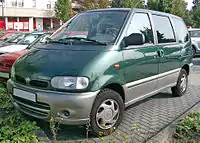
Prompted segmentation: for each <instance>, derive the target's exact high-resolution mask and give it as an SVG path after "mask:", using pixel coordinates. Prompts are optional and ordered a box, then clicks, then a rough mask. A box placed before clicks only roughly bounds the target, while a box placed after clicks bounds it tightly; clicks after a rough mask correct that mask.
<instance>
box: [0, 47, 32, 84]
mask: <svg viewBox="0 0 200 143" xmlns="http://www.w3.org/2000/svg"><path fill="white" fill-rule="evenodd" d="M27 51H28V49H25V50H22V51H18V52H13V53H6V54H3V55H1V56H0V81H2V82H7V80H8V79H9V76H10V72H11V68H12V64H13V63H14V62H15V61H16V60H17V59H18V58H19V57H20V56H21V55H23V54H25V53H26V52H27Z"/></svg>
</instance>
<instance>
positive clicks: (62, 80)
mask: <svg viewBox="0 0 200 143" xmlns="http://www.w3.org/2000/svg"><path fill="white" fill-rule="evenodd" d="M88 84H89V79H88V78H87V77H62V76H56V77H53V78H52V79H51V85H52V86H53V87H54V88H59V89H85V88H87V86H88Z"/></svg>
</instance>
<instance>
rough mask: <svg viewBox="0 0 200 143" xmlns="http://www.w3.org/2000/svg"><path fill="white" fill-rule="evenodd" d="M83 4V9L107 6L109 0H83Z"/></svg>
mask: <svg viewBox="0 0 200 143" xmlns="http://www.w3.org/2000/svg"><path fill="white" fill-rule="evenodd" d="M83 6H84V9H85V10H91V9H101V8H107V7H108V6H109V0H84V1H83Z"/></svg>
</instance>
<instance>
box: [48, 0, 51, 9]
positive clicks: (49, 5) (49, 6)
mask: <svg viewBox="0 0 200 143" xmlns="http://www.w3.org/2000/svg"><path fill="white" fill-rule="evenodd" d="M47 9H51V2H50V1H49V2H48V3H47Z"/></svg>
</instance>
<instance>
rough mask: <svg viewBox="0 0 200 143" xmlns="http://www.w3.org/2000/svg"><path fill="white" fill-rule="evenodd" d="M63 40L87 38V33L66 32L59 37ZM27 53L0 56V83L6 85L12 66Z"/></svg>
mask: <svg viewBox="0 0 200 143" xmlns="http://www.w3.org/2000/svg"><path fill="white" fill-rule="evenodd" d="M60 36H62V37H63V38H64V37H65V38H69V37H76V36H77V37H87V32H67V33H66V35H60ZM26 52H28V49H24V50H22V51H18V52H12V53H6V54H2V55H0V81H1V82H4V83H6V82H7V80H8V79H9V76H10V72H11V68H12V64H13V63H14V62H15V61H16V60H17V59H18V58H19V57H20V56H22V55H23V54H25V53H26Z"/></svg>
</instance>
